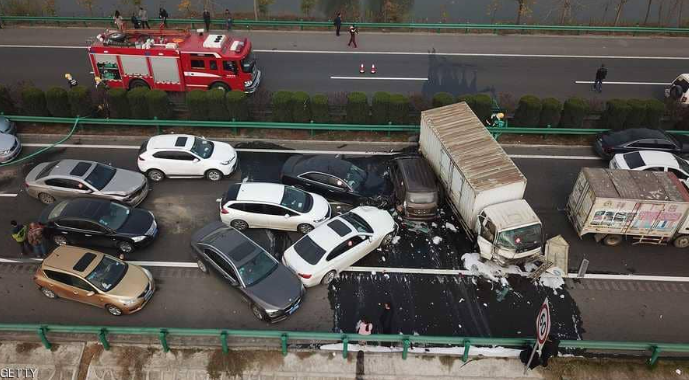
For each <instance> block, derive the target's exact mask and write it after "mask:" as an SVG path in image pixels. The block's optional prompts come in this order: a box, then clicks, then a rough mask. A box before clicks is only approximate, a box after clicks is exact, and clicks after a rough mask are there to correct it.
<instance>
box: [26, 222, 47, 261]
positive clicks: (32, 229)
mask: <svg viewBox="0 0 689 380" xmlns="http://www.w3.org/2000/svg"><path fill="white" fill-rule="evenodd" d="M27 240H28V241H29V244H30V245H31V247H32V248H33V253H34V254H36V256H38V257H39V258H44V257H45V255H46V250H45V241H44V239H43V226H41V224H40V223H36V222H31V223H29V233H28V237H27Z"/></svg>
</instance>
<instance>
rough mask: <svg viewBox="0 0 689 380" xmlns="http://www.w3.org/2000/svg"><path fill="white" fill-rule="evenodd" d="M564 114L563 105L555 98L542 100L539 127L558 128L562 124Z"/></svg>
mask: <svg viewBox="0 0 689 380" xmlns="http://www.w3.org/2000/svg"><path fill="white" fill-rule="evenodd" d="M561 114H562V103H560V101H559V100H557V99H555V98H545V99H543V100H541V117H540V118H539V121H538V126H539V127H548V126H550V127H557V125H558V124H559V123H560V115H561Z"/></svg>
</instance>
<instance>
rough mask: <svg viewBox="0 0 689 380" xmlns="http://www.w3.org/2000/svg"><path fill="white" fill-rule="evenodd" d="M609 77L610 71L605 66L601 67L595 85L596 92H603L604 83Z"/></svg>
mask: <svg viewBox="0 0 689 380" xmlns="http://www.w3.org/2000/svg"><path fill="white" fill-rule="evenodd" d="M607 75H608V69H606V68H605V65H600V68H599V69H598V71H596V81H595V82H594V83H593V90H594V91H598V93H601V92H603V81H604V80H605V77H606V76H607Z"/></svg>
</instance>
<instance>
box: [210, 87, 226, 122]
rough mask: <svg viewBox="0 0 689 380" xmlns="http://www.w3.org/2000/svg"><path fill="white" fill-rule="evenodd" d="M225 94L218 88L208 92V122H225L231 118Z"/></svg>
mask: <svg viewBox="0 0 689 380" xmlns="http://www.w3.org/2000/svg"><path fill="white" fill-rule="evenodd" d="M225 92H226V91H224V90H222V89H219V88H216V89H211V90H208V91H206V107H207V108H208V120H212V121H223V120H228V119H229V118H230V113H229V112H227V106H226V105H225V103H226V102H225Z"/></svg>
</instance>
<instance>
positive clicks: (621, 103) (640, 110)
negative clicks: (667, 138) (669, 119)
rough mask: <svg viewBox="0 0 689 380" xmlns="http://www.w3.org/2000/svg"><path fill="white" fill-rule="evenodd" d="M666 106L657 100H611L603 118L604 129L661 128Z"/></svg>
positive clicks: (607, 103) (606, 104) (606, 105)
mask: <svg viewBox="0 0 689 380" xmlns="http://www.w3.org/2000/svg"><path fill="white" fill-rule="evenodd" d="M663 114H665V104H664V103H663V102H661V101H659V100H656V99H610V100H608V101H607V102H606V103H605V112H603V116H602V117H601V122H602V123H603V127H604V128H610V129H613V130H622V129H627V128H639V127H648V128H660V119H661V117H663Z"/></svg>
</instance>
